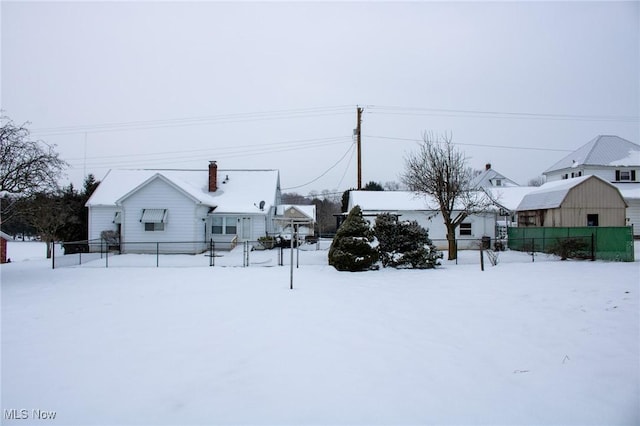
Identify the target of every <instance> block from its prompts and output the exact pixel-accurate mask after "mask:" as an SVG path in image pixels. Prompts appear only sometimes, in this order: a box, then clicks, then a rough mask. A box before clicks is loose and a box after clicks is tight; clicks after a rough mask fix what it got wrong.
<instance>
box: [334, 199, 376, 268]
mask: <svg viewBox="0 0 640 426" xmlns="http://www.w3.org/2000/svg"><path fill="white" fill-rule="evenodd" d="M375 244H376V241H375V236H374V233H373V230H372V229H371V227H370V226H369V223H368V222H367V221H366V220H365V219H364V217H363V216H362V210H361V209H360V207H359V206H355V207H354V208H353V209H351V211H350V212H349V215H348V216H347V218H346V219H345V221H344V222H343V223H342V225H340V228H338V231H337V232H336V236H335V237H334V238H333V242H332V243H331V248H330V249H329V265H332V266H333V267H334V268H336V269H337V270H338V271H351V272H356V271H366V270H370V269H375V268H376V267H375V264H376V262H377V261H378V250H377V248H376V247H375Z"/></svg>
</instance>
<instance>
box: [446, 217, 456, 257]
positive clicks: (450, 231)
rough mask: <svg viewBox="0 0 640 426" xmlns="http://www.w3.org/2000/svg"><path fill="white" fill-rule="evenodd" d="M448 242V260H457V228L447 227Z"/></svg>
mask: <svg viewBox="0 0 640 426" xmlns="http://www.w3.org/2000/svg"><path fill="white" fill-rule="evenodd" d="M447 242H448V243H449V257H448V260H455V259H457V258H458V248H457V247H456V228H455V227H452V226H451V225H447Z"/></svg>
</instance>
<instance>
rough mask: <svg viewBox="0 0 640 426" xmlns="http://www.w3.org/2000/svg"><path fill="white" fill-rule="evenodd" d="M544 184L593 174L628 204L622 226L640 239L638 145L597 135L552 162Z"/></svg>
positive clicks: (546, 172) (613, 137) (613, 136)
mask: <svg viewBox="0 0 640 426" xmlns="http://www.w3.org/2000/svg"><path fill="white" fill-rule="evenodd" d="M543 174H544V175H545V176H546V178H547V182H554V181H558V180H564V179H571V178H577V177H581V176H587V175H594V176H598V177H599V178H601V179H603V180H605V181H607V182H609V183H612V184H613V185H615V186H616V187H617V188H618V189H619V190H620V193H621V194H622V196H623V197H624V200H625V202H626V203H627V209H626V217H625V224H626V225H627V226H633V234H634V236H635V237H636V238H640V145H638V144H635V143H633V142H631V141H628V140H626V139H623V138H621V137H619V136H615V135H600V136H597V137H595V138H593V139H592V140H590V141H589V142H588V143H586V144H585V145H583V146H581V147H580V148H578V149H577V150H575V151H574V152H572V153H571V154H569V155H567V156H565V157H564V158H562V159H561V160H559V161H557V162H556V163H554V164H553V165H552V166H551V167H549V168H548V169H547V170H546V171H545V172H544V173H543Z"/></svg>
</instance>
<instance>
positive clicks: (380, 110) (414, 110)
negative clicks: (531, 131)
mask: <svg viewBox="0 0 640 426" xmlns="http://www.w3.org/2000/svg"><path fill="white" fill-rule="evenodd" d="M367 112H368V113H370V114H371V113H374V114H388V115H414V116H421V115H427V116H430V115H435V116H446V117H459V116H460V115H463V116H469V117H476V118H515V119H536V120H576V121H620V122H639V121H640V117H637V116H627V115H577V114H550V113H531V112H514V111H482V110H467V109H446V108H424V107H402V106H383V105H368V106H367Z"/></svg>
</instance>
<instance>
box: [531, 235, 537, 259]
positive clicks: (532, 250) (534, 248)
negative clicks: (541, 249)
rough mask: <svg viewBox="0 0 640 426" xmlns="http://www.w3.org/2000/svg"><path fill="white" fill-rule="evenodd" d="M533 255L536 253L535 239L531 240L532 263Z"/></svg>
mask: <svg viewBox="0 0 640 426" xmlns="http://www.w3.org/2000/svg"><path fill="white" fill-rule="evenodd" d="M535 253H536V239H535V238H532V239H531V261H532V262H535V261H536V257H535Z"/></svg>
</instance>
